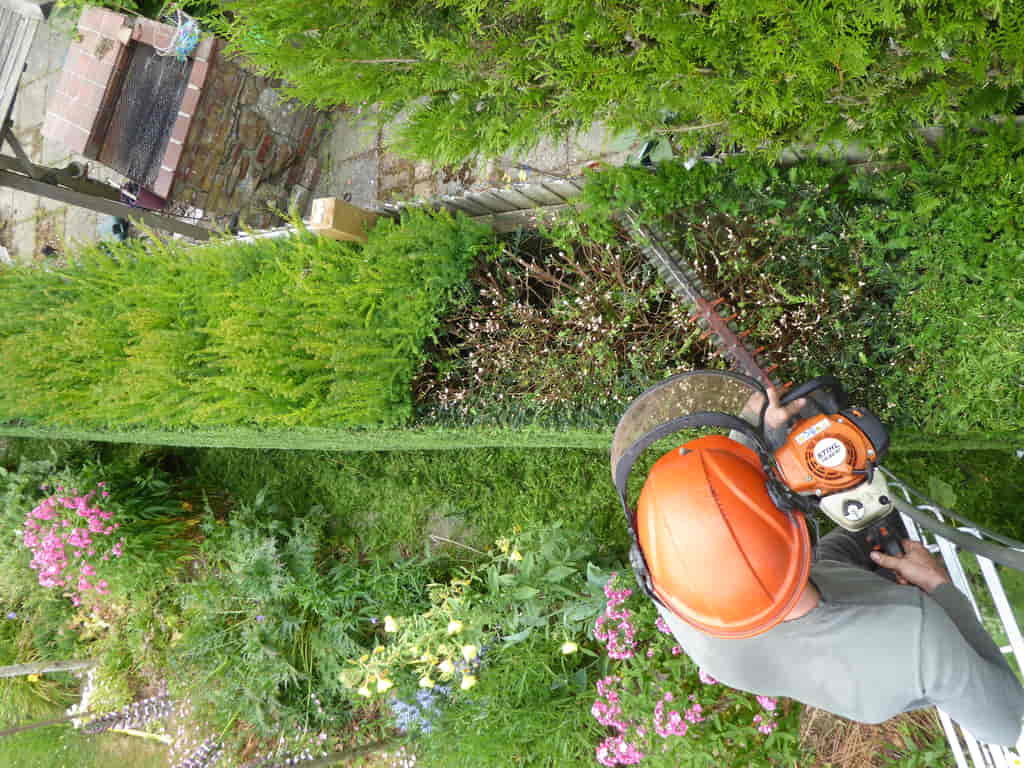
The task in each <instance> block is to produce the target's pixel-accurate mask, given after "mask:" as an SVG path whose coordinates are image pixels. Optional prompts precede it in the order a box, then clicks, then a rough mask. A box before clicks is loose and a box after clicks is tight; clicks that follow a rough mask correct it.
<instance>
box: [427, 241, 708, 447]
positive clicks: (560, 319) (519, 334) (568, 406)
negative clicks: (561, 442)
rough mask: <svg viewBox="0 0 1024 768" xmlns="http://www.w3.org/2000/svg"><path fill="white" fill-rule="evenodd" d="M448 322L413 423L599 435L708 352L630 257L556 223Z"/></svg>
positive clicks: (480, 271) (523, 246) (512, 255)
mask: <svg viewBox="0 0 1024 768" xmlns="http://www.w3.org/2000/svg"><path fill="white" fill-rule="evenodd" d="M470 279H471V281H472V283H473V285H474V287H477V288H479V291H480V293H479V299H476V300H474V301H472V302H468V303H467V304H466V305H465V306H464V307H463V308H460V309H459V310H457V311H455V312H452V313H450V314H449V315H447V316H446V317H445V326H444V328H445V334H444V335H443V336H441V337H440V338H439V342H438V344H436V345H434V346H433V348H432V349H431V350H430V357H429V365H428V366H427V367H426V368H424V369H423V371H422V372H421V374H420V375H419V376H418V377H417V380H416V387H415V389H416V397H417V401H418V414H419V416H418V421H419V422H420V423H426V424H429V423H435V422H436V423H440V424H445V425H452V424H458V425H472V424H496V423H497V424H503V425H508V426H514V427H520V426H526V425H531V424H532V425H539V424H544V425H551V426H554V427H564V426H567V425H571V426H576V427H579V426H585V427H591V428H592V427H594V426H597V427H600V428H603V427H607V426H608V425H611V424H614V423H615V421H616V420H617V418H618V416H619V414H620V413H621V411H622V410H623V408H624V407H625V405H626V403H628V402H629V401H630V400H631V399H632V398H633V397H634V396H635V395H636V393H637V392H640V391H642V390H643V389H645V388H646V387H647V386H649V385H650V384H653V383H654V382H656V381H660V380H661V379H663V378H666V377H668V376H670V375H672V374H673V373H677V372H678V371H679V370H683V369H685V368H689V367H691V366H692V365H693V362H694V361H695V360H701V359H705V358H706V355H707V352H708V344H707V343H703V342H701V341H699V340H698V335H699V334H698V332H697V331H696V329H695V328H694V326H693V325H692V324H691V323H690V322H689V321H688V319H687V315H688V311H687V308H686V307H684V306H682V305H680V303H679V302H678V301H676V300H675V298H674V297H673V295H672V293H671V292H670V291H669V290H668V289H667V288H666V286H665V284H664V282H663V281H661V280H660V279H658V278H657V275H656V273H654V270H653V269H652V268H650V267H648V266H647V265H645V264H644V263H643V259H642V257H641V256H640V254H639V253H636V252H633V251H630V250H628V249H623V248H619V247H611V246H609V245H606V244H602V243H594V242H591V241H590V238H589V235H588V232H587V230H586V229H585V228H582V227H573V226H571V225H569V224H564V225H562V226H560V227H556V228H553V229H551V230H550V231H547V232H544V233H543V234H542V235H534V236H532V237H526V238H513V239H510V240H509V241H507V242H506V243H505V250H504V252H503V253H502V255H501V257H500V258H498V259H495V260H493V261H489V262H486V263H480V264H478V265H477V267H476V268H475V269H474V270H473V272H472V273H471V275H470Z"/></svg>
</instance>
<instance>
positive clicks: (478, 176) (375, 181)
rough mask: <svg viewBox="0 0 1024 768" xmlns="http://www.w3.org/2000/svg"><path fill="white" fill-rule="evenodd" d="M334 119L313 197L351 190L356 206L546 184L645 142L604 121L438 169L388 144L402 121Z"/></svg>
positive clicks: (348, 111) (614, 159)
mask: <svg viewBox="0 0 1024 768" xmlns="http://www.w3.org/2000/svg"><path fill="white" fill-rule="evenodd" d="M334 118H335V123H334V128H333V131H332V133H331V135H330V136H328V137H327V139H326V140H325V141H324V143H323V145H322V147H321V154H320V160H321V163H320V165H321V168H322V170H321V175H320V183H319V185H318V186H317V188H316V191H315V194H314V197H342V198H345V197H346V195H348V196H350V200H351V202H352V203H353V204H355V205H360V206H363V207H367V208H375V207H378V206H380V205H381V204H384V203H390V202H396V201H410V200H420V201H422V200H427V199H431V198H435V197H440V196H442V195H461V194H465V193H467V192H475V191H479V190H483V189H489V188H493V187H501V186H504V185H506V184H509V183H510V182H525V183H543V182H546V181H551V180H552V179H560V178H564V177H575V176H579V175H581V174H582V173H583V170H584V168H586V167H587V166H589V165H591V164H593V163H605V164H608V165H622V164H623V163H625V162H627V161H628V160H630V159H631V158H634V157H636V155H637V153H638V152H639V149H640V147H641V146H642V145H643V143H644V142H643V140H642V139H640V138H639V137H638V136H635V135H619V136H616V135H613V134H612V133H611V132H610V131H608V130H607V129H606V128H605V127H604V126H603V125H595V126H594V127H593V128H592V129H591V130H589V131H585V132H581V133H578V134H576V135H574V136H572V137H570V138H568V139H565V140H561V141H555V140H552V139H548V138H545V139H542V140H541V142H540V143H539V144H538V146H537V147H536V148H534V149H533V150H531V151H529V152H525V153H521V154H515V155H514V154H507V155H504V156H502V157H500V158H497V159H492V160H485V161H479V162H476V163H474V164H466V165H464V166H461V167H459V168H452V167H445V168H436V167H434V166H432V165H431V164H430V163H426V162H419V163H418V162H414V161H411V160H408V159H406V158H404V157H401V156H400V155H398V154H396V153H395V152H393V151H391V150H390V149H389V145H390V143H391V137H392V136H393V135H394V132H395V129H396V128H397V127H398V126H399V125H400V124H401V120H400V119H399V120H396V121H395V122H393V123H391V124H389V125H388V126H386V127H385V128H384V130H378V129H377V128H376V126H375V125H374V120H373V116H372V114H370V113H368V112H363V113H361V112H360V111H358V110H356V109H352V108H341V109H338V110H336V111H335V113H334Z"/></svg>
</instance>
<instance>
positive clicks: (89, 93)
mask: <svg viewBox="0 0 1024 768" xmlns="http://www.w3.org/2000/svg"><path fill="white" fill-rule="evenodd" d="M77 95H78V101H80V102H82V103H83V104H86V105H88V106H90V107H95V108H96V109H99V108H100V107H101V106H102V105H103V97H104V96H105V95H106V88H104V87H103V86H102V85H97V84H96V83H91V82H88V81H86V80H81V79H80V80H79V82H78V86H77Z"/></svg>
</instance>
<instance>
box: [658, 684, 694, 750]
mask: <svg viewBox="0 0 1024 768" xmlns="http://www.w3.org/2000/svg"><path fill="white" fill-rule="evenodd" d="M671 695H672V694H670V693H666V694H665V698H664V699H662V700H661V701H659V702H658V703H657V704H655V705H654V731H655V733H657V734H658V735H659V736H661V738H663V739H667V738H668V737H669V736H685V735H686V731H687V730H688V729H689V727H690V726H689V725H688V724H687V723H685V722H683V718H682V716H681V715H680V714H679V713H678V712H676V711H675V710H671V711H670V712H669V713H668V721H667V722H666V721H665V702H666V701H671V700H672V699H671V698H670V697H671Z"/></svg>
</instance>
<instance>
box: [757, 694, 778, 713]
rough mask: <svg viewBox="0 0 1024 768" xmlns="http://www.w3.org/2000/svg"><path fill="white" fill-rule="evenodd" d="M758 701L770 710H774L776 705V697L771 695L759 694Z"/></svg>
mask: <svg viewBox="0 0 1024 768" xmlns="http://www.w3.org/2000/svg"><path fill="white" fill-rule="evenodd" d="M757 703H758V704H760V705H761V706H762V707H764V708H765V709H767V710H768V711H769V712H774V711H775V707H776V701H775V699H773V698H771V697H770V696H758V697H757Z"/></svg>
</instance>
